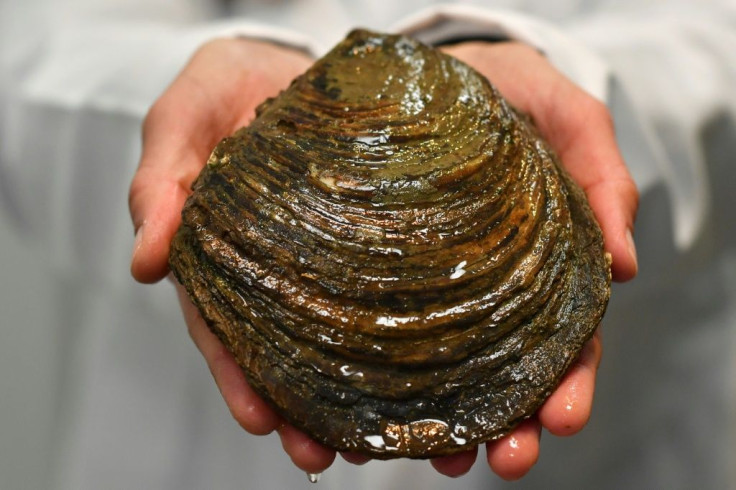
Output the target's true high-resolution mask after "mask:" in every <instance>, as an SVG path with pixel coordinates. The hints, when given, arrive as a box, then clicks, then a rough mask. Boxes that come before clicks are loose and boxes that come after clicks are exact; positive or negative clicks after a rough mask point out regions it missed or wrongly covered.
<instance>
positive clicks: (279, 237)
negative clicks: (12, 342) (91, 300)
mask: <svg viewBox="0 0 736 490" xmlns="http://www.w3.org/2000/svg"><path fill="white" fill-rule="evenodd" d="M609 262H610V261H609V259H608V257H607V256H606V255H605V253H604V251H603V244H602V238H601V233H600V230H599V228H598V226H597V224H596V222H595V220H594V218H593V215H592V213H591V211H590V209H589V207H588V204H587V203H586V200H585V196H584V195H583V193H582V192H581V191H580V189H578V187H576V186H575V184H574V183H573V182H572V181H571V180H570V178H569V177H568V176H567V174H566V173H565V172H564V171H563V170H562V169H561V168H560V166H559V164H558V162H557V159H556V157H555V156H554V154H553V153H552V151H551V150H550V148H549V146H548V145H547V144H546V143H545V142H544V141H543V140H542V139H540V137H539V136H538V133H537V131H536V130H535V129H534V128H533V126H532V125H531V123H530V122H529V120H528V119H527V118H526V117H524V116H521V115H520V114H519V113H517V112H516V111H515V110H514V109H513V108H512V107H510V106H509V105H508V104H507V102H505V101H504V99H503V98H501V97H500V96H499V94H498V93H497V92H496V90H495V89H494V88H493V87H492V86H491V85H490V84H489V83H488V81H487V80H485V79H484V78H483V77H482V76H480V75H479V74H478V73H476V72H475V71H474V70H472V69H471V68H469V67H468V66H467V65H465V64H463V63H461V62H459V61H458V60H456V59H454V58H452V57H449V56H447V55H445V54H443V53H441V52H439V51H437V50H434V49H432V48H429V47H427V46H424V45H422V44H420V43H418V42H416V41H413V40H411V39H407V38H405V37H400V36H388V35H379V34H374V33H371V32H367V31H355V32H353V33H351V35H350V36H349V37H348V38H347V39H346V40H344V41H343V42H341V43H340V44H338V45H337V46H336V47H335V48H334V49H333V50H332V51H331V52H330V53H329V54H328V55H327V56H325V57H324V58H322V59H320V60H319V61H317V62H316V63H315V64H314V65H313V66H312V68H310V69H309V70H308V71H307V72H306V73H305V74H304V75H302V76H300V77H299V78H297V79H296V80H295V81H294V82H293V84H292V85H291V87H290V88H289V89H288V90H286V91H284V92H283V93H282V94H281V95H279V96H278V97H277V98H275V99H273V100H269V101H267V102H266V103H264V104H263V105H262V106H261V107H260V109H259V114H258V116H257V118H256V119H255V120H254V121H253V122H252V123H251V124H250V125H249V126H248V127H246V128H243V129H241V130H240V131H238V132H237V133H236V134H235V135H233V136H232V137H229V138H226V139H224V140H223V141H222V142H221V143H220V144H219V145H218V146H217V148H216V149H215V150H214V153H213V154H212V156H211V158H210V161H209V163H208V165H207V166H206V167H205V168H204V169H203V171H202V173H201V175H200V176H199V178H198V179H197V180H196V182H195V184H194V186H193V194H192V195H191V197H190V198H189V200H188V201H187V204H186V207H185V208H184V211H183V214H182V225H181V227H180V229H179V231H178V233H177V235H176V237H175V239H174V242H173V244H172V249H171V256H170V264H171V268H172V270H173V272H174V274H175V275H176V277H177V279H178V280H179V281H180V282H181V284H183V285H184V287H185V288H186V290H187V291H188V293H189V295H190V297H191V299H192V300H193V302H194V303H195V304H196V305H197V306H198V308H199V310H200V312H201V314H202V316H203V318H204V319H205V321H206V322H207V324H208V325H209V327H210V328H211V329H212V331H213V332H215V334H217V336H218V337H219V338H220V339H221V340H222V342H223V343H224V344H225V345H226V346H227V348H228V349H229V350H230V351H231V352H232V353H233V354H234V356H235V358H236V359H237V361H238V363H239V364H240V366H241V367H242V368H243V370H244V372H245V374H246V377H247V379H248V381H249V383H250V384H251V385H252V386H253V388H254V389H255V390H256V391H257V392H258V393H259V394H260V395H261V396H262V397H263V398H264V399H266V400H268V401H269V402H270V403H271V404H272V405H273V406H274V407H275V408H276V409H277V410H278V411H279V412H280V413H281V414H282V415H283V416H284V417H285V418H286V419H288V420H289V421H290V422H291V423H292V424H294V425H295V426H296V427H299V428H301V429H303V430H304V431H306V432H307V433H308V434H309V435H310V436H312V437H313V438H315V439H316V440H319V441H321V442H323V443H324V444H326V445H328V446H330V447H333V448H335V449H339V450H344V451H353V452H361V453H366V454H370V455H371V456H373V457H375V458H381V459H385V458H394V457H416V458H426V457H431V456H436V455H441V454H449V453H453V452H456V451H460V450H463V449H467V448H468V447H470V446H471V445H475V444H478V443H480V442H483V441H487V440H490V439H494V438H498V437H501V436H503V435H504V434H507V433H508V432H509V431H510V430H511V429H512V428H513V427H514V426H515V425H517V424H518V423H519V422H521V421H522V420H523V419H525V418H526V417H529V416H530V415H532V414H533V413H534V412H535V411H536V410H537V409H538V408H539V406H540V405H541V404H542V403H543V401H544V400H545V398H546V397H548V396H549V394H550V393H551V392H552V391H553V390H554V388H555V387H556V386H557V385H558V383H559V381H560V378H561V376H562V375H563V374H564V372H565V370H566V369H567V367H568V366H569V365H570V363H571V362H572V361H573V360H574V359H575V358H576V356H577V355H578V353H579V351H580V349H581V348H582V346H583V344H584V343H585V341H586V340H587V339H588V338H589V337H590V336H591V335H592V333H593V332H594V330H595V329H596V327H597V325H598V324H599V322H600V320H601V317H602V315H603V312H604V310H605V307H606V304H607V301H608V296H609V285H610V273H609V265H610V263H609Z"/></svg>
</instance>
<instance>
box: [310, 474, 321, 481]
mask: <svg viewBox="0 0 736 490" xmlns="http://www.w3.org/2000/svg"><path fill="white" fill-rule="evenodd" d="M307 478H309V481H310V483H317V482H318V481H319V479H320V478H322V473H307Z"/></svg>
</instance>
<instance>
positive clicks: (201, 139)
mask: <svg viewBox="0 0 736 490" xmlns="http://www.w3.org/2000/svg"><path fill="white" fill-rule="evenodd" d="M311 63H312V61H311V60H310V59H309V58H308V57H306V56H304V55H303V54H301V53H298V52H296V51H293V50H289V49H286V48H281V47H277V46H274V45H271V44H267V43H263V42H257V41H251V40H245V39H221V40H216V41H212V42H209V43H207V44H206V45H204V46H203V47H202V48H200V49H199V50H198V51H197V53H196V54H195V55H194V56H193V57H192V59H191V61H190V62H189V63H188V64H187V66H186V67H185V68H184V69H183V71H182V72H181V74H180V75H179V76H178V77H177V78H176V80H175V81H174V82H173V83H172V84H171V86H170V87H169V88H168V89H167V90H166V91H165V92H164V94H163V95H162V96H161V97H160V98H159V99H158V100H157V101H156V103H155V104H154V105H153V107H152V108H151V110H150V111H149V113H148V115H147V116H146V119H145V121H144V124H143V153H142V155H141V161H140V166H139V168H138V171H137V172H136V175H135V177H134V178H133V182H132V184H131V187H130V195H129V205H130V213H131V217H132V219H133V224H134V226H135V230H136V240H135V246H134V251H133V258H132V264H131V272H132V274H133V277H135V278H136V279H137V280H138V281H140V282H144V283H152V282H156V281H159V280H161V279H162V278H164V277H165V276H166V275H167V274H168V272H169V271H168V255H169V248H170V245H171V240H172V238H173V236H174V233H175V232H176V230H177V228H178V227H179V224H180V222H181V210H182V208H183V207H184V201H185V200H186V198H187V196H188V195H189V194H190V186H191V184H192V182H193V181H194V179H195V178H196V177H197V175H199V172H200V170H201V169H202V167H203V166H204V165H205V162H206V161H207V158H208V156H209V154H210V152H211V151H212V149H213V148H214V147H215V145H216V144H217V143H218V142H219V141H220V140H221V139H222V138H224V137H225V136H229V135H231V134H232V133H234V132H235V131H236V130H237V129H239V128H241V127H243V126H246V125H247V124H248V123H249V122H250V121H251V120H252V119H253V118H254V117H255V108H256V106H257V105H258V104H260V103H261V102H262V101H263V100H265V99H266V98H267V97H272V96H275V95H277V94H278V92H279V91H280V90H282V89H285V88H286V87H287V86H288V85H289V83H290V82H291V80H293V79H294V78H295V77H296V76H297V75H299V74H301V73H303V72H304V71H305V70H306V69H307V67H308V66H309V65H310V64H311ZM177 291H178V293H179V297H180V299H181V304H182V308H183V312H184V316H185V319H186V322H187V326H188V329H189V333H190V335H191V337H192V339H193V340H194V342H195V344H196V345H197V347H198V348H199V350H200V351H201V352H202V354H203V356H204V358H205V360H206V361H207V364H208V366H209V368H210V371H211V372H212V375H213V377H214V379H215V382H216V383H217V385H218V387H219V389H220V391H221V393H222V396H223V398H224V399H225V402H226V403H227V405H228V407H229V408H230V411H231V412H232V414H233V417H234V418H235V419H236V420H237V421H238V422H239V423H240V425H241V426H242V427H243V428H245V430H247V431H248V432H250V433H252V434H268V433H270V432H272V431H274V430H278V432H279V435H280V436H281V440H282V443H283V446H284V450H285V451H286V452H287V453H288V454H289V455H290V456H291V458H292V460H293V461H294V463H295V464H296V465H297V466H298V467H299V468H301V469H303V470H305V471H308V472H314V473H316V472H320V471H322V470H323V469H325V468H326V467H328V466H329V465H330V464H331V463H332V461H333V460H334V458H335V452H334V451H332V450H328V449H326V448H324V447H322V446H321V445H319V444H317V443H316V442H314V441H311V440H310V439H309V438H308V437H307V436H305V435H304V434H303V433H302V432H300V431H298V430H296V429H294V428H293V427H292V426H290V425H288V424H286V423H285V422H284V421H283V420H282V419H281V418H280V417H279V416H278V415H277V414H276V413H275V412H274V411H273V410H272V409H271V408H270V407H269V406H268V405H266V403H264V402H263V401H262V400H261V399H260V398H259V397H258V396H257V395H256V394H255V392H253V390H252V389H251V388H250V387H249V386H248V384H247V382H246V381H245V377H244V376H243V373H242V371H241V370H240V368H239V367H238V365H237V364H236V362H235V360H234V358H233V357H232V355H230V353H229V352H228V351H227V350H226V349H225V347H224V346H223V345H222V343H221V342H220V341H219V340H218V339H217V337H215V336H214V335H213V334H212V333H211V332H210V331H209V329H208V328H207V326H206V325H205V323H204V321H203V320H202V318H201V317H200V316H199V313H198V312H197V310H196V308H195V307H194V306H193V305H192V303H191V302H190V301H189V299H188V298H187V297H186V293H184V292H183V289H182V287H181V286H180V285H178V284H177Z"/></svg>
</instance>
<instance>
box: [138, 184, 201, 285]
mask: <svg viewBox="0 0 736 490" xmlns="http://www.w3.org/2000/svg"><path fill="white" fill-rule="evenodd" d="M141 182H144V183H145V184H141ZM187 196H188V193H187V192H186V190H185V189H184V188H183V187H182V185H180V184H179V183H178V182H176V181H166V180H157V179H156V178H155V176H153V175H151V174H150V173H146V172H139V174H138V175H137V176H136V178H135V179H134V182H133V184H132V186H131V193H130V212H131V217H132V219H133V223H134V225H135V227H136V234H135V242H134V245H133V253H132V256H131V264H130V272H131V274H132V276H133V277H134V278H135V280H136V281H138V282H142V283H145V284H150V283H154V282H158V281H160V280H161V279H163V278H164V277H166V275H167V274H168V272H169V249H170V247H171V241H172V240H173V238H174V235H175V234H176V230H177V229H178V228H179V223H181V210H182V208H183V207H184V202H185V201H186V198H187Z"/></svg>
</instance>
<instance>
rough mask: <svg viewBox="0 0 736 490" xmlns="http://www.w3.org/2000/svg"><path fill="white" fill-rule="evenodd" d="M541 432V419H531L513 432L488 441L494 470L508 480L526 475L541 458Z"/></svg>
mask: <svg viewBox="0 0 736 490" xmlns="http://www.w3.org/2000/svg"><path fill="white" fill-rule="evenodd" d="M540 433H541V426H540V424H539V421H537V420H536V419H529V420H526V421H524V422H522V423H521V424H519V426H518V427H517V428H516V429H514V431H513V432H512V433H511V434H509V435H507V436H505V437H503V438H501V439H499V440H497V441H491V442H488V443H486V457H487V459H488V465H489V466H490V467H491V469H492V470H493V472H494V473H496V474H497V475H498V476H500V477H501V478H503V479H504V480H508V481H513V480H518V479H520V478H521V477H523V476H524V475H526V474H527V473H528V472H529V470H531V469H532V467H533V466H534V464H535V463H536V462H537V459H539V436H540Z"/></svg>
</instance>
